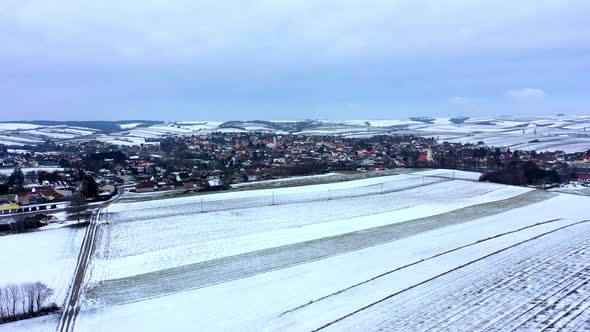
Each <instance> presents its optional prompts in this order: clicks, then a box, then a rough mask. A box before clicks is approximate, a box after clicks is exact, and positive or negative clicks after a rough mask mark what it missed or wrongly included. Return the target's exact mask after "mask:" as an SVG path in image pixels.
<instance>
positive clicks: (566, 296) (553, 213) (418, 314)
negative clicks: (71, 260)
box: [76, 180, 590, 331]
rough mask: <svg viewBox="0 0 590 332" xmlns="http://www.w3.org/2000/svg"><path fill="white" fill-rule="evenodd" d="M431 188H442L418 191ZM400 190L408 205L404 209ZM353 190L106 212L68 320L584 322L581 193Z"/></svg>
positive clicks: (216, 325)
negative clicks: (234, 206) (280, 202)
mask: <svg viewBox="0 0 590 332" xmlns="http://www.w3.org/2000/svg"><path fill="white" fill-rule="evenodd" d="M479 185H481V186H484V187H486V186H489V187H490V188H486V189H485V190H484V189H483V188H482V187H479ZM436 186H441V187H446V190H437V189H433V190H426V188H435V187H436ZM469 187H471V189H468V188H469ZM441 189H442V188H441ZM419 190H421V192H420V193H418V192H417V191H419ZM412 192H414V194H412ZM427 192H428V193H430V195H431V196H428V195H426V193H427ZM445 192H446V194H447V195H453V196H454V197H453V198H454V200H451V199H445V198H443V197H442V196H443V195H444V193H445ZM402 193H403V195H402ZM492 193H494V194H493V196H490V195H491V194H492ZM388 196H389V197H388ZM402 196H407V199H408V201H410V200H413V201H414V202H415V203H418V204H419V205H420V207H419V208H417V209H416V210H414V211H413V212H409V213H406V218H405V219H404V217H403V214H399V212H398V211H399V210H397V209H395V207H394V205H395V206H397V207H399V206H402V205H403V203H399V200H400V199H401V198H402ZM418 197H420V198H418ZM363 199H364V198H360V197H357V198H352V199H342V200H333V201H326V202H323V203H325V204H324V205H323V206H318V207H314V205H315V204H316V203H312V202H308V203H303V204H293V205H290V206H289V205H285V206H283V207H281V206H275V207H270V208H269V209H268V210H264V209H261V208H256V209H251V211H250V210H240V211H234V212H230V211H226V212H224V214H221V212H216V213H206V214H204V215H203V216H202V217H201V215H200V214H199V215H189V216H187V217H186V219H182V218H180V219H179V218H176V219H173V218H170V219H161V218H157V219H155V220H152V221H146V222H145V223H144V222H142V221H137V220H134V221H129V220H127V219H126V218H127V217H125V215H124V214H125V212H118V213H117V214H115V215H113V216H112V219H111V220H110V225H108V226H105V227H103V230H104V229H105V228H110V230H109V231H106V233H105V234H108V236H104V235H103V238H102V239H101V242H100V243H99V248H100V249H99V253H100V254H99V255H98V256H97V257H95V265H94V267H93V268H94V271H93V273H92V276H91V277H90V280H89V285H90V286H89V287H88V288H87V291H86V300H85V304H84V307H85V308H84V309H83V310H82V312H81V315H80V316H79V318H78V321H77V323H76V328H77V329H78V330H81V331H86V330H91V331H117V330H132V329H138V328H140V329H142V330H147V331H158V330H162V329H170V328H172V329H186V328H198V329H199V330H206V331H218V330H240V331H260V330H272V331H289V330H294V331H311V330H317V329H326V330H336V331H341V330H346V331H349V330H358V331H367V330H393V331H399V330H426V329H429V328H433V329H435V330H444V329H450V330H453V331H461V330H464V331H471V330H474V329H482V328H484V327H486V328H490V329H491V330H498V329H501V328H502V327H504V326H506V325H508V326H511V327H515V328H517V330H518V329H520V330H524V329H531V328H536V327H539V326H548V325H549V324H555V325H554V326H559V327H562V328H565V329H566V330H568V329H569V330H571V331H577V329H576V326H578V325H580V324H583V323H584V322H586V321H587V320H588V319H590V311H588V310H586V309H588V307H589V306H590V303H588V302H587V297H588V296H589V295H590V293H589V292H590V289H589V286H588V285H587V283H588V282H589V280H588V278H587V275H588V274H587V272H588V271H590V265H588V261H589V259H590V257H588V251H587V250H585V248H586V247H588V246H590V240H588V235H589V234H590V222H588V220H587V219H586V218H587V216H586V213H585V208H584V205H585V204H587V203H588V198H585V197H579V196H571V195H554V194H549V193H543V192H538V191H531V190H528V189H523V188H513V187H504V186H498V185H490V184H478V183H474V182H470V181H461V180H455V181H451V182H444V183H436V184H431V185H427V186H425V187H422V188H413V189H408V190H407V191H400V192H397V193H391V194H383V195H379V196H376V197H373V198H372V199H373V200H375V199H379V200H380V201H378V202H375V204H374V205H371V204H370V203H369V202H368V201H366V200H365V201H363ZM441 200H447V202H446V203H447V204H446V205H448V203H450V202H451V201H458V202H461V203H457V205H455V206H448V207H447V208H443V209H440V207H438V208H439V209H437V202H440V201H441ZM388 201H389V204H386V202H388ZM397 204H399V205H397ZM347 206H354V208H350V209H346V207H347ZM379 207H381V209H382V210H381V211H379V210H377V211H375V209H378V208H379ZM281 208H283V209H284V210H286V211H281V210H280V209H281ZM364 208H365V209H366V210H365V211H357V209H361V210H362V209H364ZM274 209H279V210H277V211H275V210H274ZM300 210H305V211H304V212H301V213H298V212H297V211H300ZM367 210H372V212H369V213H367ZM383 210H385V211H383ZM285 212H287V213H285ZM232 213H235V214H237V215H235V216H234V217H233V218H234V219H235V221H232V216H231V215H232ZM318 213H319V215H318ZM321 213H323V214H321ZM339 213H340V214H343V215H347V216H349V217H348V218H345V217H343V216H341V215H339ZM290 214H294V215H292V216H290ZM355 214H362V215H363V216H355ZM303 215H308V216H314V217H315V216H317V219H315V220H313V221H307V220H301V216H303ZM289 217H291V218H289ZM191 218H192V219H191ZM132 219H133V218H132ZM306 224H307V226H306ZM319 225H322V227H319ZM134 226H136V227H134ZM119 227H120V228H119ZM180 227H182V228H183V229H182V231H178V228H180ZM306 227H312V228H307V231H303V230H302V231H296V233H292V234H289V233H286V234H285V236H284V237H282V236H280V233H277V232H276V231H274V230H272V229H275V228H276V229H278V230H279V232H281V231H290V230H295V229H306ZM199 228H202V229H201V230H200V231H198V230H196V229H199ZM142 229H143V231H142ZM146 230H149V231H146ZM174 230H176V232H175V231H174ZM162 232H163V233H162ZM323 232H331V233H329V234H327V233H323ZM142 233H150V234H151V236H148V235H147V234H146V235H143V234H142ZM174 234H176V235H174ZM245 234H250V235H254V238H252V240H253V241H252V242H251V244H250V245H253V246H254V247H248V245H247V243H248V241H243V240H244V235H245ZM154 235H156V236H155V237H154ZM185 235H186V236H185ZM306 235H308V237H306ZM150 238H151V239H153V241H149V239H150ZM376 238H379V241H376V240H375V239H376ZM219 239H221V240H222V241H223V239H228V241H226V242H225V243H220V242H219ZM285 240H286V241H287V242H282V241H285ZM105 241H106V242H105ZM264 241H266V242H265V243H262V242H264ZM129 242H131V243H129ZM105 243H106V245H105ZM261 243H262V244H261ZM285 243H291V244H290V245H286V244H285ZM193 244H195V245H198V246H200V248H199V249H197V250H191V248H190V247H191V245H193ZM259 244H261V245H262V247H266V249H261V248H258V247H256V246H257V245H259ZM174 247H178V248H179V249H180V251H184V250H187V251H188V253H187V254H186V255H184V256H183V255H182V254H181V253H180V252H176V253H175V252H174V251H169V250H167V249H164V248H168V249H169V248H174ZM207 249H212V250H210V252H208V253H207V252H204V251H207ZM154 253H159V254H154ZM146 254H147V256H144V255H146ZM160 254H161V255H160ZM210 254H213V256H207V255H210ZM193 257H195V258H194V260H193ZM199 257H200V258H199ZM119 259H123V261H121V262H119V263H117V260H119ZM103 260H107V261H108V263H105V264H104V265H103V264H102V262H101V261H103ZM195 262H197V263H195ZM186 263H191V264H189V265H182V266H180V267H178V266H177V267H174V266H175V265H178V264H186ZM101 265H102V266H101ZM100 270H102V271H103V272H99V271H100ZM105 278H115V279H111V280H105ZM187 285H188V286H189V287H185V286H187ZM194 313H198V314H194ZM565 313H570V314H569V315H565ZM580 326H583V325H580Z"/></svg>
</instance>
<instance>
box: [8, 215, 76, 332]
mask: <svg viewBox="0 0 590 332" xmlns="http://www.w3.org/2000/svg"><path fill="white" fill-rule="evenodd" d="M84 231H85V229H84V228H72V227H63V228H57V229H52V230H45V231H40V232H32V233H23V234H16V235H6V236H0V252H1V253H2V254H1V255H0V285H5V284H7V283H16V284H20V283H24V282H35V281H41V282H43V283H45V284H47V285H48V286H49V287H50V288H53V289H54V290H55V293H54V295H53V297H52V298H51V301H52V302H55V303H57V304H58V305H62V304H63V302H64V301H65V297H66V294H67V292H68V288H69V286H70V283H71V281H72V276H73V273H74V269H75V267H76V262H77V258H78V253H79V252H80V245H81V242H82V238H83V237H84ZM33 323H34V324H33ZM56 324H57V319H56V317H54V316H49V317H42V318H36V319H34V320H33V321H32V322H29V321H23V322H17V323H12V324H0V331H2V332H4V331H7V332H8V331H15V330H19V329H20V328H22V329H23V330H26V331H35V330H38V331H44V330H53V331H54V330H55V327H56Z"/></svg>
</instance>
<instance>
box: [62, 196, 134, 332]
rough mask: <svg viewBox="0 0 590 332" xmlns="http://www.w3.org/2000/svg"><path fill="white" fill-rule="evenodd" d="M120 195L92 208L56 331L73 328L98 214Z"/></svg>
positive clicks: (66, 331)
mask: <svg viewBox="0 0 590 332" xmlns="http://www.w3.org/2000/svg"><path fill="white" fill-rule="evenodd" d="M121 196H123V193H120V194H118V195H117V196H115V198H113V199H111V200H109V201H107V202H105V203H103V204H101V205H99V206H98V207H96V208H94V209H93V210H92V215H91V217H90V221H89V225H88V228H86V233H85V234H84V240H83V241H82V247H81V249H80V254H79V255H78V264H77V265H76V271H75V272H74V279H73V282H72V286H71V287H70V292H69V294H68V297H67V298H66V302H65V305H64V308H63V311H62V316H61V318H60V320H59V324H58V326H57V331H58V332H68V331H73V330H74V322H75V321H76V315H77V314H78V312H79V311H80V307H79V306H78V298H79V297H80V292H81V290H82V285H83V283H84V275H85V274H86V269H87V268H88V262H90V257H91V256H92V249H93V247H94V239H95V235H96V228H97V224H98V221H99V220H100V215H101V213H102V210H103V209H104V208H106V207H108V206H109V205H110V204H111V203H114V202H116V201H117V200H119V199H120V198H121Z"/></svg>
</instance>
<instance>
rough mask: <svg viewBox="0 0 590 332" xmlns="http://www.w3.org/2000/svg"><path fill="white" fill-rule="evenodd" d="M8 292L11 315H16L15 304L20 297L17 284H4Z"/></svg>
mask: <svg viewBox="0 0 590 332" xmlns="http://www.w3.org/2000/svg"><path fill="white" fill-rule="evenodd" d="M5 291H7V293H8V294H10V303H9V304H10V308H9V310H10V311H12V316H16V304H17V303H18V301H19V299H20V286H19V285H17V284H13V283H10V284H8V285H6V290H5Z"/></svg>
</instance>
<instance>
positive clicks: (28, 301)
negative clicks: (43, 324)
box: [0, 281, 58, 323]
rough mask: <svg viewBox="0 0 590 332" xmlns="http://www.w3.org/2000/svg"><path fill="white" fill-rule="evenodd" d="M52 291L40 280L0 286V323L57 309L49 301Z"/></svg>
mask: <svg viewBox="0 0 590 332" xmlns="http://www.w3.org/2000/svg"><path fill="white" fill-rule="evenodd" d="M53 293H54V291H53V289H51V288H49V287H48V286H47V285H45V284H44V283H42V282H40V281H36V282H25V283H22V284H16V283H9V284H6V285H5V286H4V287H0V323H6V322H11V321H15V320H19V319H25V318H29V317H33V316H36V315H38V314H41V313H45V312H50V311H54V310H57V309H58V307H57V305H56V304H55V303H49V299H50V298H51V296H52V295H53Z"/></svg>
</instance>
